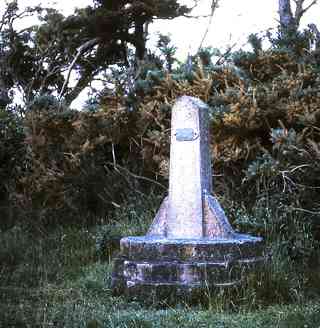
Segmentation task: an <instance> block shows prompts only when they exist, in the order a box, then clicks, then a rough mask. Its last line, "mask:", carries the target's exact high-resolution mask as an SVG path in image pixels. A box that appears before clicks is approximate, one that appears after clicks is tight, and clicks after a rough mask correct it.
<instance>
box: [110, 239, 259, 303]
mask: <svg viewBox="0 0 320 328" xmlns="http://www.w3.org/2000/svg"><path fill="white" fill-rule="evenodd" d="M120 245H121V251H120V255H119V257H118V258H117V259H116V260H115V261H114V268H113V274H112V290H113V294H114V295H120V294H123V295H126V296H127V297H129V298H131V299H138V300H143V301H146V302H149V301H154V300H157V301H166V300H168V301H170V299H172V300H186V301H197V300H199V299H201V298H202V297H203V296H205V295H207V294H208V292H209V291H210V290H214V289H215V288H220V287H232V286H237V285H239V284H241V282H242V281H243V279H244V278H245V276H246V275H247V274H248V272H250V271H253V270H256V269H257V267H258V266H260V265H262V264H264V262H265V256H264V245H263V242H262V238H259V237H252V236H248V235H242V234H235V233H234V234H233V235H232V238H230V239H207V238H202V239H165V238H155V237H148V236H146V237H126V238H123V239H121V242H120Z"/></svg>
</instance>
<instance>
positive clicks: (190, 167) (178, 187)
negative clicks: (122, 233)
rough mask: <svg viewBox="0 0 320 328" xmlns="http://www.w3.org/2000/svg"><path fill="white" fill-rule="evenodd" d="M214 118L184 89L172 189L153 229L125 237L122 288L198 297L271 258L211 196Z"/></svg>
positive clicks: (177, 111)
mask: <svg viewBox="0 0 320 328" xmlns="http://www.w3.org/2000/svg"><path fill="white" fill-rule="evenodd" d="M208 124H209V117H208V107H207V106H206V105H205V104H204V103H203V102H202V101H200V100H199V99H196V98H192V97H187V96H184V97H181V98H180V99H178V101H177V102H176V104H175V105H174V106H173V109H172V120H171V146H170V147H171V149H170V174H169V195H168V196H167V197H166V198H165V199H164V201H163V203H162V205H161V206H160V209H159V211H158V213H157V214H156V217H155V219H154V221H153V223H152V225H151V227H150V229H149V231H148V232H147V235H146V236H143V237H126V238H123V239H121V241H120V247H121V251H120V253H121V254H120V256H119V258H117V259H116V260H115V262H114V270H113V276H112V288H113V291H114V293H115V294H122V293H124V294H126V295H129V296H132V297H138V298H139V297H140V298H141V299H144V300H145V298H146V297H147V296H148V295H150V296H152V295H153V296H152V297H156V298H160V299H163V298H165V299H168V298H172V297H173V298H175V297H180V296H181V295H183V296H185V297H187V298H188V297H189V298H190V297H191V298H192V297H193V296H194V295H197V297H198V296H199V295H201V294H203V293H204V292H205V290H206V289H207V288H208V287H209V288H211V287H217V286H221V287H223V286H232V285H235V284H238V283H240V282H241V281H242V280H243V278H244V274H245V272H246V271H248V270H249V269H252V267H253V266H255V265H256V264H258V263H261V262H264V259H265V257H264V253H263V243H262V238H259V237H252V236H249V235H243V234H239V233H236V232H234V230H233V229H232V227H231V225H230V224H229V222H228V219H227V218H226V216H225V214H224V211H223V209H222V208H221V206H220V204H219V202H218V200H217V199H216V198H215V197H214V196H212V195H211V192H212V173H211V160H210V158H211V156H210V150H209V145H210V143H209V127H208ZM179 295H180V296H179ZM147 298H148V297H147Z"/></svg>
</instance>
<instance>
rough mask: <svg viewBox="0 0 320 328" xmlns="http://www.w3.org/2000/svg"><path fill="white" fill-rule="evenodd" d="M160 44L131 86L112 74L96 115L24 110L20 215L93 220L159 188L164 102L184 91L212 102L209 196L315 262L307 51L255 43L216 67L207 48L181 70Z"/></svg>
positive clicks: (164, 172)
mask: <svg viewBox="0 0 320 328" xmlns="http://www.w3.org/2000/svg"><path fill="white" fill-rule="evenodd" d="M160 41H161V42H160V43H161V47H160V48H161V49H160V50H161V51H162V53H161V54H160V55H159V56H160V57H159V56H156V55H151V54H149V56H148V58H149V61H147V62H145V63H144V64H141V67H140V70H139V72H138V75H137V77H136V79H135V80H134V81H135V82H134V84H133V85H132V81H131V82H130V83H131V84H130V87H128V84H127V82H128V79H127V80H126V79H125V76H124V74H125V72H119V71H117V72H115V73H114V74H115V75H114V79H115V80H114V84H115V85H116V88H115V89H114V90H113V91H112V90H109V89H106V90H104V91H103V92H102V93H101V95H100V98H99V99H98V101H97V100H95V111H93V112H92V111H91V112H90V111H84V112H76V111H72V110H69V109H67V108H65V107H64V106H63V105H61V104H60V102H58V101H56V100H55V99H54V98H53V97H51V96H43V97H41V98H39V99H35V100H34V101H33V103H32V104H30V106H29V109H28V110H27V112H26V114H25V116H24V118H23V120H22V122H21V123H20V131H22V130H23V134H21V132H20V136H23V145H24V149H25V150H24V151H25V155H24V156H23V157H22V158H23V161H24V162H23V163H24V164H23V170H20V171H19V173H16V181H17V183H16V185H15V188H14V189H13V190H12V191H10V195H11V196H10V197H12V198H13V199H15V201H16V206H17V207H18V208H20V209H21V211H22V213H23V217H24V218H30V220H31V221H34V220H36V221H37V222H43V223H47V224H53V223H55V222H61V221H62V222H65V223H68V222H70V220H71V221H77V220H79V219H80V218H83V217H86V218H92V219H94V218H95V217H103V216H106V215H107V213H108V212H109V211H110V210H112V211H113V210H114V209H116V208H118V207H119V206H121V204H122V203H123V202H124V201H125V200H126V199H127V198H128V195H129V194H134V193H137V192H138V193H139V192H142V193H148V192H149V190H150V188H151V187H152V188H158V191H161V192H163V191H164V190H165V189H166V188H167V187H166V186H167V182H168V170H169V146H170V145H169V143H170V140H169V138H170V116H171V107H172V105H173V104H174V102H175V101H176V99H177V98H178V97H179V96H182V95H190V96H194V97H199V98H200V99H202V100H203V101H204V102H206V103H207V104H208V105H209V111H210V113H209V114H210V129H211V136H212V138H211V151H212V159H213V164H214V169H215V175H216V178H215V191H216V193H217V194H218V195H220V196H221V197H223V199H224V200H225V201H226V205H227V207H228V203H229V204H230V202H234V204H241V206H244V207H245V208H246V210H247V212H248V213H249V214H250V213H254V212H255V213H256V212H257V211H260V209H261V213H264V214H263V215H262V214H261V215H258V218H256V219H255V223H256V227H258V226H260V227H262V226H264V227H265V228H264V231H262V230H261V229H260V230H259V231H257V233H259V234H265V233H267V234H271V235H272V236H277V235H278V234H280V235H281V236H283V238H284V241H283V245H286V246H284V247H286V249H288V250H291V251H292V250H293V249H295V250H296V249H298V251H297V252H296V251H294V252H292V253H296V254H295V255H293V257H296V258H298V257H299V256H300V255H297V254H298V253H299V252H300V253H301V254H304V255H305V254H306V253H308V254H309V253H310V254H309V255H310V256H311V253H314V252H313V251H314V250H316V249H317V246H316V244H317V242H316V241H317V240H319V230H320V228H319V223H318V222H319V204H320V199H319V195H320V194H319V192H318V190H319V187H320V183H319V182H320V181H319V176H320V175H319V170H320V167H319V157H320V148H319V147H320V146H319V142H320V133H319V131H320V112H319V107H320V102H319V99H320V98H319V89H320V78H319V75H318V73H317V72H318V71H319V65H320V64H319V63H318V62H317V60H316V57H315V56H314V53H313V52H312V51H311V52H309V53H307V54H306V53H303V54H302V55H300V57H299V58H298V57H297V56H298V55H297V53H292V52H290V51H287V50H286V49H283V48H279V47H278V46H274V47H273V48H271V49H269V50H266V51H263V50H262V49H260V48H259V47H260V46H259V42H258V41H259V40H256V39H255V38H254V37H251V43H253V46H254V51H253V52H243V51H239V52H236V53H233V54H230V55H229V56H228V58H227V59H226V60H225V63H224V64H214V63H213V59H212V58H213V57H214V56H216V55H217V51H216V50H214V49H207V50H206V49H204V50H202V51H201V53H200V55H199V57H198V59H197V58H191V59H190V63H189V64H179V63H178V62H177V61H176V60H175V58H174V53H175V48H174V47H173V46H172V45H171V44H170V40H169V39H167V38H164V37H162V38H161V40H160ZM161 65H165V66H166V65H167V66H168V65H169V66H170V67H166V68H165V69H163V68H161ZM128 74H129V73H128ZM41 108H42V109H41ZM22 128H23V129H22ZM19 140H20V142H21V137H20V139H19ZM9 165H11V164H9V162H8V163H7V164H6V166H9ZM13 167H16V165H13ZM17 172H18V171H17ZM7 194H8V192H7ZM263 209H264V211H263ZM266 213H268V215H267V216H266ZM270 213H271V214H270ZM264 215H265V217H264ZM266 217H267V218H268V220H267V221H268V222H267V221H266ZM235 220H236V219H235ZM259 220H261V221H260V222H258V221H259ZM238 222H240V221H238ZM238 225H239V229H241V224H240V223H238ZM244 228H245V227H244ZM301 231H303V233H302V235H303V236H307V237H306V239H305V238H302V237H301V236H300V232H301ZM299 236H300V237H299ZM288 252H289V251H288ZM304 255H303V256H304ZM309 255H308V256H309ZM301 256H302V255H301Z"/></svg>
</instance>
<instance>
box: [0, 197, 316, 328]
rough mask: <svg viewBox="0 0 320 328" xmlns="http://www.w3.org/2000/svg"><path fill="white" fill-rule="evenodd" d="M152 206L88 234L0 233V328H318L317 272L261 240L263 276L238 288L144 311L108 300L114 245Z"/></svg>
mask: <svg viewBox="0 0 320 328" xmlns="http://www.w3.org/2000/svg"><path fill="white" fill-rule="evenodd" d="M160 201H161V197H160V196H157V195H150V196H149V197H142V196H141V197H136V198H135V199H129V201H128V203H127V204H125V205H124V206H123V207H121V208H118V209H116V210H115V211H114V212H113V214H112V215H110V216H109V217H107V218H104V219H102V220H99V224H96V225H93V226H92V227H89V228H87V227H81V226H75V227H60V228H59V227H57V228H55V229H51V230H48V231H45V230H42V233H39V232H38V233H37V234H35V232H34V231H31V230H30V229H29V228H28V227H26V226H24V227H22V226H15V227H13V228H12V229H10V230H7V231H5V232H4V231H3V232H1V233H0V263H1V270H0V327H9V326H13V327H35V326H39V327H91V328H93V327H169V328H170V327H190V328H191V327H319V322H320V302H319V291H320V283H319V281H320V273H319V272H320V270H319V268H314V269H311V268H309V269H306V268H303V269H302V268H301V265H300V264H299V263H298V264H297V263H296V262H295V261H293V260H292V259H290V258H289V257H288V256H286V254H285V253H284V252H283V250H282V240H281V239H278V240H276V239H274V240H271V239H270V238H269V239H268V246H269V247H270V249H271V253H272V260H271V262H270V264H269V266H268V267H267V269H266V270H263V271H261V272H260V273H259V274H256V275H252V276H251V275H249V276H248V279H247V282H246V284H245V285H243V286H241V287H239V288H233V289H220V290H217V291H216V292H215V293H211V294H210V293H208V295H207V302H204V303H203V304H198V305H196V306H191V305H188V304H183V303H181V304H177V305H176V306H175V307H159V306H145V305H143V304H140V303H135V302H130V303H128V302H127V301H126V299H125V298H123V297H113V296H112V295H111V290H110V279H111V278H110V275H111V270H112V256H113V252H114V250H115V249H116V248H117V243H116V240H119V238H120V237H121V236H124V235H139V234H144V233H145V232H146V230H147V228H148V227H149V225H150V222H151V220H152V218H153V216H154V214H155V211H156V210H157V208H158V206H159V203H160ZM240 214H241V215H240ZM244 215H245V213H244V212H242V213H238V216H239V221H240V219H241V218H240V216H242V220H243V217H244ZM257 215H258V213H257Z"/></svg>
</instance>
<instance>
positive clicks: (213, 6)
mask: <svg viewBox="0 0 320 328" xmlns="http://www.w3.org/2000/svg"><path fill="white" fill-rule="evenodd" d="M218 4H219V0H212V3H211V13H210V19H209V22H208V25H207V28H206V31H205V32H204V35H203V37H202V40H201V42H200V45H199V48H198V52H199V50H200V49H201V48H202V46H203V43H204V41H205V39H206V37H207V35H208V33H209V30H210V27H211V24H212V21H213V15H214V13H215V11H216V9H217V8H218Z"/></svg>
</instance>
